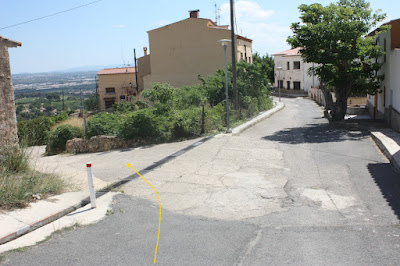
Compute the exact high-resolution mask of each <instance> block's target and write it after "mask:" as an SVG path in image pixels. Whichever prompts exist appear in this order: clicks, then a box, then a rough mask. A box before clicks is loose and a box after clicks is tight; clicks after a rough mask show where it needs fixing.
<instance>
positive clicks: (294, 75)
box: [274, 55, 319, 92]
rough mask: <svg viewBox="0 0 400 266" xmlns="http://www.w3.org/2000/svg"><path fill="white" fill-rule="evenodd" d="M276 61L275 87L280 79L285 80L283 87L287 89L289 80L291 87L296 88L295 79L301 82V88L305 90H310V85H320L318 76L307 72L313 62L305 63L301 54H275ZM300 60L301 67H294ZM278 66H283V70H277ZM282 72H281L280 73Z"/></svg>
mask: <svg viewBox="0 0 400 266" xmlns="http://www.w3.org/2000/svg"><path fill="white" fill-rule="evenodd" d="M274 61H275V84H274V87H276V88H277V87H278V80H283V88H284V89H287V81H290V89H291V90H293V88H294V83H293V82H294V81H299V82H300V89H301V90H304V91H306V92H307V91H308V89H309V88H310V87H312V86H313V83H314V87H318V86H319V80H318V77H317V76H314V82H313V77H312V76H309V75H308V74H307V71H308V69H309V68H310V67H312V64H310V63H304V61H303V60H302V58H301V56H300V55H295V56H281V55H276V56H274ZM296 61H299V62H300V69H294V62H296ZM288 62H289V70H288V68H287V63H288ZM277 67H282V70H281V71H278V70H277ZM279 72H280V73H279Z"/></svg>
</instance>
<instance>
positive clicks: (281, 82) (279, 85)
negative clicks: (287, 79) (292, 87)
mask: <svg viewBox="0 0 400 266" xmlns="http://www.w3.org/2000/svg"><path fill="white" fill-rule="evenodd" d="M279 88H280V89H282V88H283V80H278V89H279Z"/></svg>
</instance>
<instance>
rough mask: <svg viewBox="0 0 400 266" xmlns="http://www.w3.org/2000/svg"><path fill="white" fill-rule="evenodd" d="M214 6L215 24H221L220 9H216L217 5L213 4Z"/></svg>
mask: <svg viewBox="0 0 400 266" xmlns="http://www.w3.org/2000/svg"><path fill="white" fill-rule="evenodd" d="M214 6H215V24H216V25H219V24H220V23H221V9H220V8H218V7H217V3H215V4H214Z"/></svg>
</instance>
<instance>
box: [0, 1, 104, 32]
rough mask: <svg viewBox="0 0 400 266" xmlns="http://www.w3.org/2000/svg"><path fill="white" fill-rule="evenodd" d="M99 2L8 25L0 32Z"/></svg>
mask: <svg viewBox="0 0 400 266" xmlns="http://www.w3.org/2000/svg"><path fill="white" fill-rule="evenodd" d="M101 1H103V0H97V1H93V2H90V3H87V4H84V5H80V6H76V7H73V8H70V9H66V10H63V11H60V12H56V13H53V14H50V15H46V16H43V17H39V18H34V19H30V20H27V21H24V22H20V23H17V24H14V25H9V26H6V27H2V28H0V30H4V29H8V28H12V27H16V26H20V25H23V24H27V23H30V22H33V21H37V20H41V19H45V18H48V17H53V16H56V15H59V14H62V13H66V12H69V11H72V10H75V9H78V8H81V7H85V6H88V5H92V4H94V3H97V2H101Z"/></svg>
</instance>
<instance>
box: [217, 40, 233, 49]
mask: <svg viewBox="0 0 400 266" xmlns="http://www.w3.org/2000/svg"><path fill="white" fill-rule="evenodd" d="M218 42H220V43H221V45H222V47H227V46H228V43H230V42H231V40H229V39H222V40H219V41H218Z"/></svg>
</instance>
